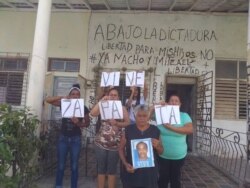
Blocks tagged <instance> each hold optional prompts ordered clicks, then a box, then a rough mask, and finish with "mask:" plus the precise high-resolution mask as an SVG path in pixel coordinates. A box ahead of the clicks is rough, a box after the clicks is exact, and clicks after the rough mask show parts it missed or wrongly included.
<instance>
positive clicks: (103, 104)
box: [99, 100, 123, 120]
mask: <svg viewBox="0 0 250 188" xmlns="http://www.w3.org/2000/svg"><path fill="white" fill-rule="evenodd" d="M99 109H100V113H101V119H102V120H107V119H123V109H122V103H121V101H118V100H107V101H100V102H99Z"/></svg>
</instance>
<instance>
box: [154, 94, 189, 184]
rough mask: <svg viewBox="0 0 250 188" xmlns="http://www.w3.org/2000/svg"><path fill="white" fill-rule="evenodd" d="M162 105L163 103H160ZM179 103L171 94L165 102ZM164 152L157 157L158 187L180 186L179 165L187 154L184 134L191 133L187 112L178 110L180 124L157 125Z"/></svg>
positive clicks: (178, 99) (177, 97)
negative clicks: (158, 167) (158, 168)
mask: <svg viewBox="0 0 250 188" xmlns="http://www.w3.org/2000/svg"><path fill="white" fill-rule="evenodd" d="M162 105H163V104H162ZM164 105H178V106H180V105H181V101H180V97H179V96H177V95H171V96H170V98H169V101H168V103H167V104H164ZM158 128H159V130H160V132H161V140H162V144H163V148H164V152H163V153H162V154H161V155H160V157H159V166H160V177H159V188H166V187H168V184H169V183H170V187H171V188H181V183H180V179H181V167H182V166H183V164H184V161H185V157H186V155H187V143H186V135H188V134H192V132H193V125H192V120H191V118H190V116H189V115H188V114H187V113H184V112H180V124H172V125H171V124H168V123H167V124H162V125H159V126H158Z"/></svg>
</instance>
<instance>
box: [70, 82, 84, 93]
mask: <svg viewBox="0 0 250 188" xmlns="http://www.w3.org/2000/svg"><path fill="white" fill-rule="evenodd" d="M73 90H77V91H79V92H81V91H80V84H73V85H72V87H71V88H70V90H69V95H70V93H71V92H72V91H73Z"/></svg>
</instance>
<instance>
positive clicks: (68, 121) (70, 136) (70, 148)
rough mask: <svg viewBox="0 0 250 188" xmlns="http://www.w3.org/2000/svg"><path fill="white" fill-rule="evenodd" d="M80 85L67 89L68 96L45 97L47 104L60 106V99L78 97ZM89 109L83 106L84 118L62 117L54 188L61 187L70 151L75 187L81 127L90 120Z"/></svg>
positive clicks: (72, 180) (86, 124) (72, 186)
mask: <svg viewBox="0 0 250 188" xmlns="http://www.w3.org/2000/svg"><path fill="white" fill-rule="evenodd" d="M79 98H80V86H79V84H74V85H73V86H72V88H71V89H70V90H69V94H68V96H54V97H47V98H46V102H48V103H49V104H52V105H55V106H60V107H61V100H62V99H79ZM88 113H89V110H88V108H87V107H86V106H84V118H77V117H71V118H64V117H63V118H62V127H61V134H60V136H59V140H58V145H57V159H58V161H57V173H56V188H62V185H63V176H64V169H65V163H66V160H67V155H68V153H70V166H71V188H77V181H78V161H79V156H80V150H81V127H87V126H89V123H90V120H89V116H88Z"/></svg>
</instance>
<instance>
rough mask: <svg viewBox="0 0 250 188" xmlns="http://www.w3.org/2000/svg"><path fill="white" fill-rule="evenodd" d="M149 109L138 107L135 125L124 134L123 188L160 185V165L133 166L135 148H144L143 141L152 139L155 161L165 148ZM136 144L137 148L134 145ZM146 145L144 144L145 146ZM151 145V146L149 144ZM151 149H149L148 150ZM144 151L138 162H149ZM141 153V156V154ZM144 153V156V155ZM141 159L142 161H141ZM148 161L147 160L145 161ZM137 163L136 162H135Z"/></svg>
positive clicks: (121, 142)
mask: <svg viewBox="0 0 250 188" xmlns="http://www.w3.org/2000/svg"><path fill="white" fill-rule="evenodd" d="M148 113H149V108H148V106H145V105H138V106H137V107H136V108H135V119H136V124H135V125H129V126H128V127H126V128H125V132H124V133H123V134H122V138H121V141H120V146H119V156H120V159H121V161H122V164H123V165H122V166H121V180H122V184H123V188H136V187H143V188H157V187H158V184H157V181H158V165H157V163H156V162H154V165H150V164H149V165H146V166H144V165H143V166H141V167H138V166H137V165H136V164H133V162H132V161H133V160H132V159H133V158H132V156H133V154H132V150H133V147H135V148H138V149H139V148H141V149H142V147H144V146H145V145H144V144H145V142H146V141H144V142H141V141H140V140H141V139H151V142H152V147H153V152H152V154H153V155H154V157H153V156H150V157H151V158H152V159H155V157H156V154H162V152H163V147H162V144H161V141H160V131H159V130H158V129H157V127H156V126H153V125H150V124H149V123H148V120H149V116H148ZM137 140H138V143H137V142H136V144H135V146H134V145H133V143H134V142H135V141H137ZM143 143H144V144H143ZM148 145H149V144H148ZM148 149H149V148H148ZM143 150H144V151H143V152H142V151H138V152H139V153H138V154H139V157H138V160H137V162H142V163H143V162H144V161H147V158H148V156H146V155H147V154H146V153H147V152H146V149H145V148H144V149H143ZM140 153H141V154H140ZM142 153H143V154H142ZM140 156H141V157H140ZM140 159H141V160H140ZM143 159H146V160H143ZM135 161H136V160H135ZM149 166H150V167H149ZM135 167H137V168H135Z"/></svg>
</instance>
